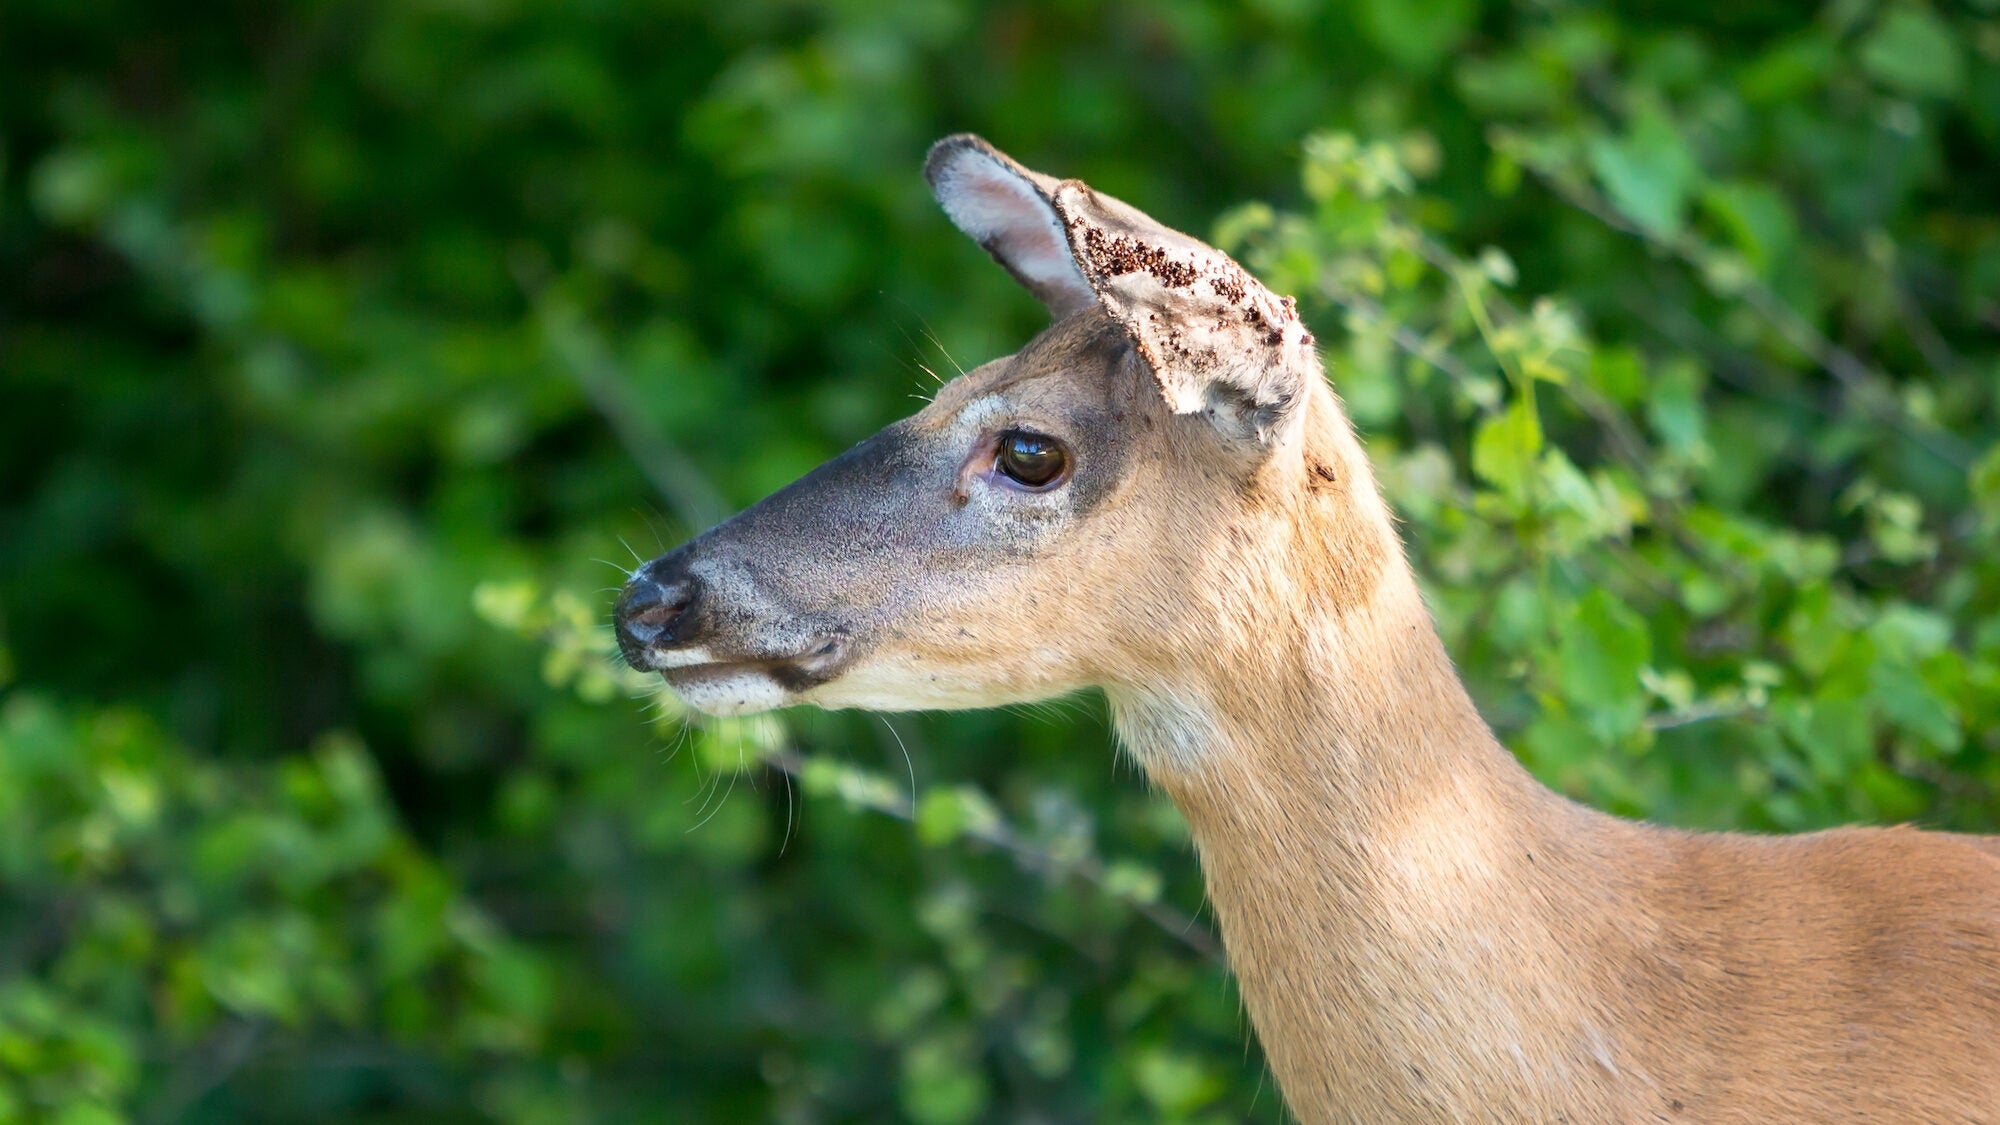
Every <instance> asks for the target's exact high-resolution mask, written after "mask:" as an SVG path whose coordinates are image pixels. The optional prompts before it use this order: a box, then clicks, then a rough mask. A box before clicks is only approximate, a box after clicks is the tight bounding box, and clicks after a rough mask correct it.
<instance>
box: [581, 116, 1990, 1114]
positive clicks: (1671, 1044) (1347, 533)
mask: <svg viewBox="0 0 2000 1125" xmlns="http://www.w3.org/2000/svg"><path fill="white" fill-rule="evenodd" d="M925 175H926V176H927V178H928V179H929V180H930V183H931V186H932V188H933V189H934V191H935V192H936V194H937V198H938V201H939V202H940V203H942V204H943V206H944V209H945V211H946V213H947V214H949V215H950V217H951V219H952V221H953V222H954V223H956V224H957V225H958V226H959V228H960V229H962V230H963V231H965V233H967V234H969V235H971V236H972V237H973V238H974V239H976V240H977V241H978V242H979V244H980V245H981V246H983V247H985V248H986V249H987V250H988V251H989V252H990V253H991V254H992V255H993V257H994V258H995V259H997V260H998V261H999V263H1000V264H1001V265H1002V266H1004V267H1006V269H1007V270H1008V272H1010V273H1012V274H1013V275H1014V276H1015V277H1016V278H1018V279H1019V280H1020V281H1021V283H1022V284H1024V285H1026V286H1027V287H1028V288H1029V289H1030V290H1032V291H1033V292H1034V293H1035V294H1036V296H1038V297H1040V298H1041V299H1042V301H1043V302H1044V303H1046V304H1047V305H1048V307H1049V309H1050V311H1051V312H1052V313H1053V314H1054V316H1055V323H1054V324H1053V326H1051V327H1050V328H1049V329H1047V330H1046V331H1044V332H1043V333H1042V334H1041V335H1039V336H1037V337H1036V338H1035V339H1034V340H1032V341H1030V342H1029V343H1028V345H1027V346H1026V347H1025V348H1023V349H1022V350H1021V351H1020V352H1019V353H1017V354H1015V355H1012V356H1009V357H1006V358H1003V359H998V360H995V361H993V362H991V363H988V364H986V365H985V366H983V367H980V368H979V369H978V370H975V371H973V372H971V373H969V374H966V375H964V376H962V377H960V378H958V379H956V380H954V381H953V382H951V383H950V384H948V385H947V386H945V387H944V388H943V389H942V390H940V391H939V393H938V395H937V397H936V399H935V400H934V401H933V402H931V404H930V405H929V406H927V407H925V408H924V409H923V410H922V411H921V412H919V413H918V414H916V415H915V416H914V417H911V418H908V419H906V420H904V421H902V422H898V423H896V424H895V425H892V426H890V427H889V428H887V429H885V430H883V431H882V432H881V433H879V434H877V435H876V436H874V437H872V438H870V439H868V440H867V441H865V442H863V443H861V444H860V445H858V446H856V447H855V448H854V449H852V450H850V451H848V452H847V453H845V454H842V455H841V456H839V457H837V458H835V459H834V460H832V461H830V462H828V463H827V464H825V465H823V466H821V467H820V468H818V469H816V470H814V471H813V472H812V473H810V474H809V475H807V476H806V477H805V478H803V479H802V480H800V481H798V482H797V483H795V484H793V485H791V486H789V487H787V488H785V489H783V490H782V491H780V492H778V493H777V494H775V495H773V496H771V497H770V498H769V499H766V500H765V501H763V502H762V503H760V504H758V505H757V506H755V507H753V508H751V509H750V510H748V511H746V512H744V513H743V514H742V515H740V516H737V517H736V518H735V519H733V520H731V521H729V522H728V523H725V524H723V525H722V526H720V527H717V528H715V529H714V530H712V531H709V532H708V533H707V534H705V535H702V536H701V537H699V538H697V539H695V540H694V541H692V542H690V543H688V544H687V545H686V546H683V547H681V548H680V549H679V550H676V551H674V552H673V553H671V554H669V555H666V556H664V557H662V558H660V559H656V560H654V561H653V562H651V563H648V564H647V565H646V566H645V567H643V568H641V570H640V571H639V573H638V574H636V575H635V576H634V577H633V579H632V581H631V583H630V585H629V586H628V587H627V588H626V590H625V592H624V594H623V596H622V597H621V598H620V602H619V606H618V611H617V614H618V634H619V642H620V646H621V647H622V649H623V651H624V654H625V657H626V659H627V660H628V661H630V662H631V663H632V665H633V666H634V667H637V668H640V669H645V670H656V671H659V672H661V673H662V674H664V676H665V677H666V681H667V683H668V684H669V685H671V686H672V688H673V690H674V691H675V692H677V693H678V694H679V695H680V697H681V698H682V699H683V700H685V701H686V702H687V704H688V705H689V706H691V707H695V708H697V709H700V710H703V711H709V712H714V713H740V712H745V711H754V710H761V709H764V708H771V707H780V706H786V705H790V704H797V703H812V704H817V705H819V706H823V707H863V708H873V709H879V710H910V709H920V708H953V707H987V706H993V705H996V704H1003V703H1012V702H1020V701H1028V700H1038V699H1046V698H1049V697H1051V696H1056V695H1061V694H1063V693H1066V692H1073V691H1077V690H1080V689H1085V688H1101V689H1102V690H1103V691H1104V693H1105V694H1106V695H1107V696H1108V697H1109V699H1110V703H1111V709H1112V714H1113V717H1114V720H1115V724H1116V728H1117V732H1118V737H1119V740H1120V742H1122V743H1123V744H1124V746H1125V747H1126V749H1127V750H1129V751H1130V753H1131V754H1132V755H1133V756H1134V757H1135V758H1136V759H1138V761H1139V762H1141V763H1142V764H1143V765H1144V767H1145V770H1146V772H1147V774H1148V775H1149V776H1150V777H1151V778H1152V780H1153V781H1154V782H1155V783H1156V784H1157V785H1158V786H1159V787H1160V788H1161V789H1163V790H1165V792H1166V793H1167V794H1168V795H1169V796H1170V797H1171V798H1172V799H1173V800H1174V802H1175V803H1176V804H1177V805H1179V806H1180V808H1181V810H1182V812H1184V813H1185V814H1186V817H1187V821H1188V823H1189V825H1190V826H1191V827H1192V829H1193V833H1194V838H1195V842H1196V844H1197V846H1198V848H1199V851H1200V855H1201V863H1202V869H1203V872H1204V873H1205V875H1206V878H1207V882H1208V890H1209V895H1210V897H1211V899H1212V900H1213V902H1214V906H1215V912H1216V915H1217V917H1218V918H1219V920H1220V922H1221V927H1222V934H1223V938H1224V941H1225V944H1226V946H1227V949H1228V954H1229V961H1230V964H1231V966H1232V968H1233V969H1234V971H1235V973H1236V976H1237V977H1238V979H1239V981H1240V982H1241V986H1242V992H1243V998H1244V1001H1245V1003H1246V1004H1247V1006H1248V1009H1249V1013H1250V1017H1251V1020H1252V1022H1253V1023H1254V1024H1255V1026H1256V1030H1257V1033H1258V1035H1259V1037H1260V1038H1261V1039H1262V1041H1263V1044H1264V1048H1265V1051H1266V1053H1267V1055H1268V1057H1269V1059H1270V1065H1271V1068H1272V1069H1273V1070H1274V1071H1275V1072H1276V1075H1277V1078H1278V1080H1279V1082H1280V1083H1281V1085H1282V1087H1283V1090H1284V1094H1285V1098H1286V1101H1287V1102H1288V1103H1289V1105H1290V1106H1291V1108H1292V1110H1293V1111H1294V1112H1295V1113H1296V1114H1297V1115H1298V1117H1299V1118H1301V1119H1302V1120H1304V1121H1307V1122H1330V1121H1355V1122H1366V1123H1375V1122H1389V1121H1503V1122H1516V1121H1531V1122H1554V1121H1566V1122H1571V1123H1575V1125H1598V1123H1603V1122H1628V1121H1701V1122H1757V1123H1760V1125H1761V1123H1768V1122H1798V1121H1857V1122H1858V1121H1934V1122H1944V1121H1951V1122H1968V1121H1987V1122H2000V846H1996V842H1995V841H1994V840H1993V839H1989V838H1981V837H1967V836H1952V835H1944V834H1938V833H1930V832H1920V831H1916V830H1913V829H1909V828H1890V829H1869V828H1857V829H1843V830H1839V831H1833V832H1825V833H1820V834H1816V835H1811V836H1799V837H1777V838H1772V837H1753V836H1737V835H1702V834H1696V833H1690V832H1681V831H1675V830H1671V829H1666V828H1659V827H1655V826H1651V825H1645V824H1637V823H1632V822H1628V821H1623V820H1618V819H1615V818H1613V817H1610V816H1606V815H1603V814H1600V813H1597V812H1594V811H1592V810H1590V809H1587V808H1584V807H1582V806H1579V805H1576V804H1574V803H1572V802H1570V801H1568V800H1565V799H1564V798H1562V797H1561V796H1558V795H1557V794H1555V793H1553V792H1551V791H1550V790H1548V789H1546V788H1544V787H1542V786H1541V785H1540V784H1538V783H1537V782H1536V781H1535V780H1534V779H1533V778H1532V777H1530V776H1529V774H1528V773H1527V772H1526V771H1525V770H1524V769H1523V768H1522V767H1521V766H1520V765H1519V763H1517V762H1516V761H1515V759H1514V758H1513V756H1512V755H1510V754H1509V753H1508V752H1507V750H1506V749H1505V748H1504V747H1502V746H1501V745H1500V743H1499V742H1498V741H1497V740H1496V739H1495V738H1494V736H1493V734H1492V733H1491V731H1490V730H1489V729H1488V727H1487V726H1486V724H1485V722H1484V721H1482V720H1481V718H1480V716H1479V713H1478V711H1477V710H1475V709H1474V707H1473V704H1472V701H1471V700H1470V699H1469V698H1468V697H1467V695H1466V692H1465V689H1464V688H1463V686H1462V685H1461V684H1460V682H1459V679H1458V676H1457V674H1456V673H1455V672H1454V670H1453V668H1452V664H1451V660H1450V658H1449V657H1448V656H1447V655H1446V654H1445V652H1444V649H1443V646H1442V644H1441V643H1440V642H1439V639H1438V636H1437V633H1436V631H1435V629H1434V628H1433V626H1432V623H1431V620H1430V617H1429V614H1428V613H1427V611H1426V610H1425V608H1424V605H1423V602H1422V600H1421V598H1420V597H1419V595H1418V592H1417V585H1416V582H1415V580H1414V579H1413V577H1412V575H1411V573H1410V570H1409V567H1408V565H1407V563H1406V562H1405V561H1404V558H1403V552H1402V548H1401V546H1400V544H1399V543H1398V540H1397V536H1396V532H1395V530H1394V527H1393V524H1392V522H1391V519H1390V515H1389V512H1388V510H1387V508H1386V507H1385V506H1384V505H1383V502H1382V499H1381V496H1380V494H1379V493H1378V492H1377V491H1376V487H1375V483H1374V480H1373V478H1372V476H1371V474H1370V472H1369V465H1368V460H1367V458H1366V457H1365V456H1364V455H1363V452H1362V449H1361V446H1360V444H1359V443H1358V442H1357V441H1356V439H1355V436H1354V433H1353V431H1352V429H1351V428H1350V427H1349V425H1348V422H1347V420H1346V418H1345V416H1344V415H1343V414H1342V411H1341V406H1340V402H1339V400H1338V399H1337V398H1336V397H1335V396H1334V394H1333V392H1332V390H1331V389H1330V388H1329V387H1328V386H1327V385H1326V382H1325V380H1324V379H1323V378H1322V376H1321V372H1320V364H1319V360H1318V357H1317V355H1316V353H1315V351H1314V348H1313V338H1312V336H1311V334H1310V333H1308V332H1307V331H1306V329H1305V327H1304V326H1303V325H1302V324H1301V323H1300V322H1299V319H1298V317H1297V315H1296V313H1295V312H1294V310H1293V306H1292V302H1291V301H1290V300H1289V299H1280V298H1278V297H1275V296H1273V295H1272V294H1271V293H1270V292H1269V291H1267V290H1266V289H1265V288H1264V287H1263V286H1262V285H1260V284H1259V283H1258V282H1257V281H1256V280H1255V279H1253V278H1251V277H1250V276H1249V275H1248V274H1247V273H1245V272H1244V271H1243V269H1241V268H1240V267H1239V266H1237V265H1236V263H1234V262H1232V261H1231V260H1230V259H1229V258H1228V257H1226V256H1225V255H1223V254H1222V253H1220V252H1218V251H1216V250H1214V249H1212V248H1210V247H1208V246H1206V245H1204V244H1202V243H1201V242H1199V241H1196V240H1195V239H1192V238H1189V237H1188V236H1186V235H1184V234H1180V233H1178V232H1176V231H1172V230H1169V229H1167V228H1165V227H1163V226H1161V225H1160V224H1159V223H1156V222H1154V221H1153V220H1151V219H1149V218H1147V217H1146V216H1144V215H1142V214H1140V213H1139V212H1137V211H1135V210H1133V209H1132V208H1130V207H1128V206H1126V205H1125V204H1123V203H1120V202H1118V201H1117V200H1115V199H1111V198H1109V197H1107V196H1104V195H1100V194H1098V193H1097V192H1094V191H1092V190H1091V189H1090V188H1089V187H1087V186H1085V185H1084V184H1082V183H1078V182H1076V181H1073V180H1072V181H1062V182H1058V181H1056V180H1054V179H1052V178H1050V177H1048V176H1044V175H1041V174H1039V173H1035V172H1031V171H1029V170H1027V169H1025V168H1023V167H1021V166H1020V165H1018V164H1016V163H1015V162H1014V161H1012V160H1010V159H1008V158H1007V157H1006V156H1004V155H1003V154H1001V153H1000V152H998V151H996V150H995V149H994V148H992V147H991V146H990V145H988V144H986V143H985V142H984V141H982V140H979V139H978V138H975V137H967V136H960V137H952V138H948V139H946V140H944V141H942V142H940V143H939V144H938V145H937V147H936V148H934V149H933V150H932V152H931V156H930V161H929V164H928V165H927V166H926V168H925ZM1634 690H1635V691H1636V690H1638V685H1636V684H1635V685H1634Z"/></svg>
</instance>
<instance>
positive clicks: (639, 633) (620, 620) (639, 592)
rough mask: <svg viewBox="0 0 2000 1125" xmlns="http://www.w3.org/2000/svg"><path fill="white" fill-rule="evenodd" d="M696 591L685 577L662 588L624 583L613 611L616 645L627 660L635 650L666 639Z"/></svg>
mask: <svg viewBox="0 0 2000 1125" xmlns="http://www.w3.org/2000/svg"><path fill="white" fill-rule="evenodd" d="M696 592H697V591H696V588H695V583H694V582H693V580H691V579H686V578H683V579H681V580H680V581H676V582H671V583H668V584H665V585H662V584H661V583H659V582H656V581H654V580H652V579H650V578H636V579H634V580H633V581H632V582H631V583H630V584H628V585H627V586H626V587H625V592H624V593H623V594H621V595H620V596H619V598H618V606H617V608H616V609H615V610H614V611H613V616H614V618H615V620H616V622H617V627H618V640H619V646H620V647H621V648H623V649H625V650H626V655H627V658H628V659H632V658H634V656H635V653H636V650H637V649H641V648H645V647H648V646H651V645H656V644H659V643H661V642H662V641H664V640H667V639H669V638H670V637H671V636H672V634H673V632H674V629H675V626H676V625H677V624H679V622H680V621H681V618H682V617H683V616H685V615H686V614H687V612H688V610H689V608H690V607H691V606H693V605H694V602H695V596H696Z"/></svg>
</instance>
